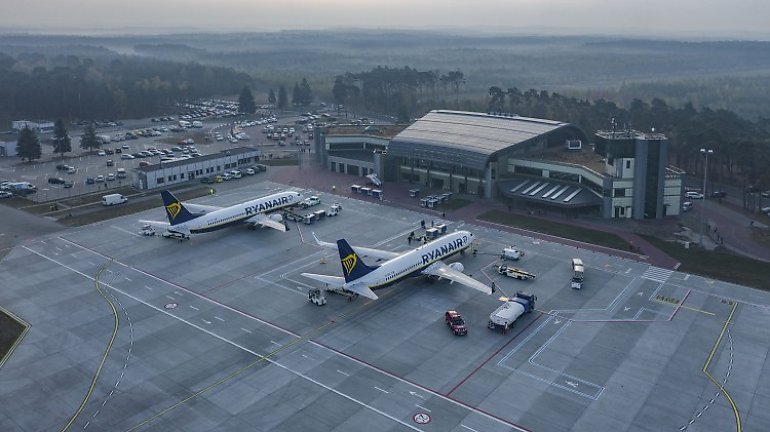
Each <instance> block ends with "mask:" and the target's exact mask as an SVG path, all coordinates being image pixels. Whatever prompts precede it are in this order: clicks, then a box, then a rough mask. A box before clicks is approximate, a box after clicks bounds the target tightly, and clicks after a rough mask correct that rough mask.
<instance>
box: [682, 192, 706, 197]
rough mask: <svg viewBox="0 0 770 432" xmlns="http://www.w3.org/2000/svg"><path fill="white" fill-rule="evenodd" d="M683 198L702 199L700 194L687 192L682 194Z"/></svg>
mask: <svg viewBox="0 0 770 432" xmlns="http://www.w3.org/2000/svg"><path fill="white" fill-rule="evenodd" d="M684 197H685V198H690V199H703V194H702V193H700V192H695V191H688V192H685V193H684Z"/></svg>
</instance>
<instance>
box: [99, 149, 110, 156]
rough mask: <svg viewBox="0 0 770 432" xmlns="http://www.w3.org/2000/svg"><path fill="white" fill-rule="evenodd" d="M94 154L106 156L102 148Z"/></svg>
mask: <svg viewBox="0 0 770 432" xmlns="http://www.w3.org/2000/svg"><path fill="white" fill-rule="evenodd" d="M96 154H97V155H99V156H107V153H106V152H105V151H104V150H99V151H98V152H96Z"/></svg>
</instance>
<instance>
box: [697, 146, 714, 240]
mask: <svg viewBox="0 0 770 432" xmlns="http://www.w3.org/2000/svg"><path fill="white" fill-rule="evenodd" d="M700 153H701V154H702V155H705V156H706V164H705V165H704V166H703V192H702V193H703V203H702V205H701V209H700V247H701V248H702V247H703V213H705V212H706V178H707V177H708V172H709V155H711V154H714V150H711V149H700Z"/></svg>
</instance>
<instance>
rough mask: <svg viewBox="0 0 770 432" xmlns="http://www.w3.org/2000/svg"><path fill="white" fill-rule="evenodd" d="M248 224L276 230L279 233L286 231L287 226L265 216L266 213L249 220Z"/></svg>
mask: <svg viewBox="0 0 770 432" xmlns="http://www.w3.org/2000/svg"><path fill="white" fill-rule="evenodd" d="M247 222H248V223H251V224H254V225H261V226H264V227H269V228H272V229H276V230H278V231H286V224H284V223H283V222H280V221H277V220H274V219H270V217H269V216H267V215H265V214H264V213H260V214H257V215H255V216H253V217H250V218H249V219H247Z"/></svg>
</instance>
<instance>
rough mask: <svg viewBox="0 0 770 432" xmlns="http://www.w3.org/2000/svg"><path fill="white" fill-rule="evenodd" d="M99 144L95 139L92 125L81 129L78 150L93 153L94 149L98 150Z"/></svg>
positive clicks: (94, 130)
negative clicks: (81, 133)
mask: <svg viewBox="0 0 770 432" xmlns="http://www.w3.org/2000/svg"><path fill="white" fill-rule="evenodd" d="M100 144H101V143H100V142H99V139H97V138H96V129H94V125H93V124H89V125H88V126H86V128H85V129H83V135H82V136H81V137H80V148H82V149H85V150H88V151H93V150H94V149H96V148H99V145H100Z"/></svg>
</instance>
